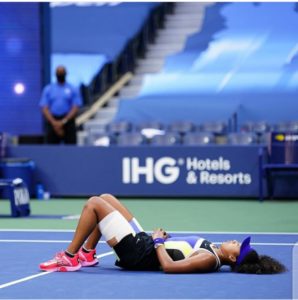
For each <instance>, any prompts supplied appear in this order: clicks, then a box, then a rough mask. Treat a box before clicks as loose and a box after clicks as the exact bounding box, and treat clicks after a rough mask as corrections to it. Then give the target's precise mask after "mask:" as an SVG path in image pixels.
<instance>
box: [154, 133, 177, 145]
mask: <svg viewBox="0 0 298 300" xmlns="http://www.w3.org/2000/svg"><path fill="white" fill-rule="evenodd" d="M150 144H151V145H153V146H173V145H179V144H181V137H180V135H179V134H178V133H175V132H167V133H166V134H164V135H156V136H154V137H153V138H152V139H151V143H150Z"/></svg>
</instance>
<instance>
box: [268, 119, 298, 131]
mask: <svg viewBox="0 0 298 300" xmlns="http://www.w3.org/2000/svg"><path fill="white" fill-rule="evenodd" d="M274 129H275V131H280V132H298V121H291V122H280V123H277V124H276V125H275V126H274Z"/></svg>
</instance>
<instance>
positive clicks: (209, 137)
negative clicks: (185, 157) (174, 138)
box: [183, 132, 215, 146]
mask: <svg viewBox="0 0 298 300" xmlns="http://www.w3.org/2000/svg"><path fill="white" fill-rule="evenodd" d="M213 143H215V138H214V135H213V133H212V132H189V133H187V134H185V136H184V137H183V144H184V145H189V146H195V145H209V144H213Z"/></svg>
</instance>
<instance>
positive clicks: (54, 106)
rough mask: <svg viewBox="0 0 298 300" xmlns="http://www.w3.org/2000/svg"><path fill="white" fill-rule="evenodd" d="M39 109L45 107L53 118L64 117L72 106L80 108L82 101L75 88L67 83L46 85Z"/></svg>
mask: <svg viewBox="0 0 298 300" xmlns="http://www.w3.org/2000/svg"><path fill="white" fill-rule="evenodd" d="M39 105H40V106H41V107H45V106H47V107H48V108H49V110H50V112H51V113H52V115H54V116H63V115H66V114H67V113H68V112H69V111H70V110H71V108H72V107H73V106H81V105H82V99H81V97H80V94H79V91H78V89H77V88H75V87H73V86H72V85H71V84H69V83H67V82H66V83H64V84H58V83H51V84H48V85H47V86H46V87H45V88H44V89H43V92H42V96H41V99H40V102H39Z"/></svg>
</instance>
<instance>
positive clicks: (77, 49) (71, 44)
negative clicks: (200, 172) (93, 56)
mask: <svg viewBox="0 0 298 300" xmlns="http://www.w3.org/2000/svg"><path fill="white" fill-rule="evenodd" d="M157 5H159V3H150V2H147V3H146V2H143V3H142V2H140V3H121V4H116V5H107V4H105V5H97V4H96V3H93V4H92V3H91V4H90V3H88V4H87V5H84V6H80V5H63V6H59V5H58V6H56V5H54V7H52V33H53V38H52V42H53V43H52V45H53V52H55V53H97V54H102V55H105V56H106V57H107V58H108V59H109V60H114V59H115V58H116V57H117V56H118V55H119V54H120V53H121V51H122V50H123V49H124V47H125V45H126V43H127V42H128V41H129V39H131V38H132V37H133V36H135V34H137V33H138V31H139V30H140V29H141V26H142V25H143V23H144V22H145V20H146V18H147V17H148V16H149V13H150V11H151V10H152V9H153V8H154V7H156V6H157ZM65 20H67V22H66V21H65Z"/></svg>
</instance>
